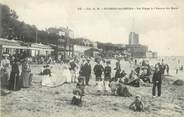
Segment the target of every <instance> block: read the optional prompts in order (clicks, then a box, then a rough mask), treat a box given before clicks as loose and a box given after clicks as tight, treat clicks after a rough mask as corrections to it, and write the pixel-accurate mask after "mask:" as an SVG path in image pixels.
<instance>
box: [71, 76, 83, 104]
mask: <svg viewBox="0 0 184 117" xmlns="http://www.w3.org/2000/svg"><path fill="white" fill-rule="evenodd" d="M73 94H74V96H73V98H72V102H71V104H72V105H77V106H82V96H84V81H83V78H81V77H79V82H78V83H77V85H76V88H75V89H74V90H73Z"/></svg>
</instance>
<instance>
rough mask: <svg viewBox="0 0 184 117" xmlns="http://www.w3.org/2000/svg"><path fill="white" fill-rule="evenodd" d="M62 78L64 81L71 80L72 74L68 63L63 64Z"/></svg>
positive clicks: (68, 81)
mask: <svg viewBox="0 0 184 117" xmlns="http://www.w3.org/2000/svg"><path fill="white" fill-rule="evenodd" d="M62 78H63V79H65V82H67V83H70V82H71V81H72V76H71V73H70V70H69V65H68V64H63V73H62Z"/></svg>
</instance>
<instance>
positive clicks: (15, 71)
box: [9, 57, 21, 91]
mask: <svg viewBox="0 0 184 117" xmlns="http://www.w3.org/2000/svg"><path fill="white" fill-rule="evenodd" d="M11 66H12V69H11V73H10V80H9V89H10V90H13V91H18V90H20V88H21V84H20V77H19V73H20V70H19V62H18V60H17V59H16V58H14V57H13V58H12V62H11Z"/></svg>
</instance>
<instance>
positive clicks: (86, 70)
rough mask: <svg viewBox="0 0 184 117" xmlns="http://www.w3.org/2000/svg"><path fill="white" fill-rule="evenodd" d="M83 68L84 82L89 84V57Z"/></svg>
mask: <svg viewBox="0 0 184 117" xmlns="http://www.w3.org/2000/svg"><path fill="white" fill-rule="evenodd" d="M83 67H84V68H83V69H84V76H85V84H86V85H89V79H90V76H91V64H90V59H87V62H86V64H85V65H84V66H83Z"/></svg>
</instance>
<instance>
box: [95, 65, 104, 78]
mask: <svg viewBox="0 0 184 117" xmlns="http://www.w3.org/2000/svg"><path fill="white" fill-rule="evenodd" d="M93 70H94V73H95V75H96V76H98V77H101V75H102V73H103V72H104V68H103V66H102V65H100V64H96V65H95V67H94V69H93Z"/></svg>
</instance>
